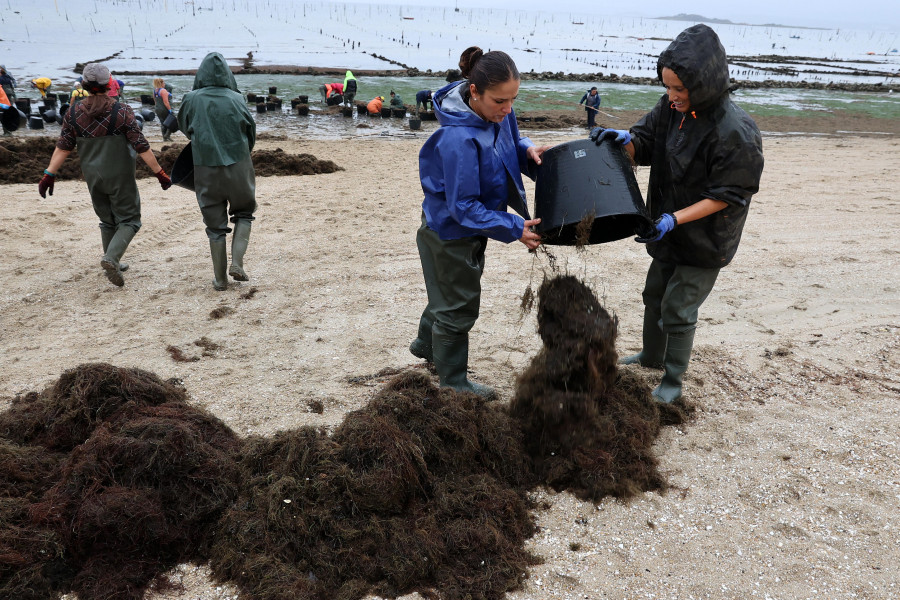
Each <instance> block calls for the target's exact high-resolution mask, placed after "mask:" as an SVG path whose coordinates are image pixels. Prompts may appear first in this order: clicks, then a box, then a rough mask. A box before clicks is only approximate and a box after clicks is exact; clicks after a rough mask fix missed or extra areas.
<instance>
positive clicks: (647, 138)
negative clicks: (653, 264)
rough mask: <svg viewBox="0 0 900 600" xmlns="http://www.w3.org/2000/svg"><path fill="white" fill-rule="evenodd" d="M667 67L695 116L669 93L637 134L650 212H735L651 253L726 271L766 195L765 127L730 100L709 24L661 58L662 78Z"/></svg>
mask: <svg viewBox="0 0 900 600" xmlns="http://www.w3.org/2000/svg"><path fill="white" fill-rule="evenodd" d="M664 67H668V68H669V69H672V70H673V71H674V72H675V74H676V75H677V76H678V78H679V79H681V82H682V83H683V84H684V86H685V87H686V88H687V90H688V92H689V93H690V103H691V106H690V108H691V112H689V113H687V114H682V113H680V112H678V111H676V110H675V109H674V108H671V106H670V103H669V99H668V96H667V95H663V97H662V98H660V100H659V102H658V103H657V104H656V106H655V107H654V108H653V110H652V111H650V112H649V113H648V114H647V115H645V116H644V117H643V118H642V119H641V120H640V121H639V122H638V123H637V124H636V125H635V126H634V127H632V128H631V134H632V136H633V141H634V147H635V162H636V163H637V164H639V165H650V183H649V187H648V190H647V207H648V209H649V210H650V213H651V215H652V216H653V218H654V219H655V218H657V217H659V216H660V215H661V214H663V213H671V212H675V211H676V210H679V209H682V208H685V207H686V206H690V205H691V204H694V203H696V202H699V201H700V200H703V199H705V198H711V199H713V200H721V201H723V202H726V203H728V206H727V207H725V208H724V209H723V210H721V211H719V212H717V213H714V214H712V215H709V216H707V217H704V218H702V219H698V220H696V221H692V222H690V223H685V224H683V225H682V224H679V225H678V226H677V227H676V228H675V229H673V230H672V231H671V232H669V233H668V234H666V236H665V237H663V239H662V240H660V241H659V242H655V243H650V244H647V252H648V253H649V254H650V256H652V257H653V258H656V259H659V260H663V261H666V262H670V263H675V264H679V265H691V266H695V267H703V268H720V267H724V266H725V265H727V264H728V263H729V262H731V259H732V258H734V254H735V252H737V247H738V243H739V242H740V240H741V232H742V231H743V228H744V222H745V221H746V220H747V212H748V210H749V206H750V198H751V196H753V194H755V193H756V192H757V191H758V190H759V180H760V177H761V175H762V170H763V153H762V140H761V138H760V134H759V129H758V128H757V126H756V123H754V122H753V119H751V118H750V116H749V115H748V114H747V113H746V112H744V111H743V110H742V109H741V108H739V107H738V106H737V105H735V104H734V103H733V102H732V101H731V99H730V98H729V94H728V87H729V77H728V62H727V59H726V56H725V49H724V48H723V47H722V44H721V43H720V42H719V38H718V36H717V35H716V33H715V31H713V30H712V29H710V28H709V27H708V26H706V25H702V24H701V25H694V26H693V27H689V28H688V29H686V30H684V31H683V32H681V33H680V34H679V35H678V37H676V38H675V40H674V41H673V42H672V43H671V44H670V45H669V47H668V48H666V49H665V50H664V51H663V53H662V54H661V55H660V57H659V61H658V62H657V74H658V75H659V78H660V80H662V70H663V68H664Z"/></svg>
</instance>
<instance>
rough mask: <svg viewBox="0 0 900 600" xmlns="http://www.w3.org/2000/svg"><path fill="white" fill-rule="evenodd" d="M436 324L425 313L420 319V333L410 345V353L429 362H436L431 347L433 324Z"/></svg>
mask: <svg viewBox="0 0 900 600" xmlns="http://www.w3.org/2000/svg"><path fill="white" fill-rule="evenodd" d="M432 325H434V322H433V321H430V320H429V319H428V318H427V317H425V315H422V317H421V318H420V319H419V334H418V335H417V336H416V339H414V340H413V342H412V344H410V345H409V351H410V353H411V354H412V355H413V356H415V357H416V358H424V359H425V360H427V361H428V362H434V353H433V352H432V349H431V344H432V337H431V326H432Z"/></svg>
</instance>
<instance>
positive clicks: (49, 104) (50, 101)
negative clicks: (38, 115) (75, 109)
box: [44, 94, 58, 110]
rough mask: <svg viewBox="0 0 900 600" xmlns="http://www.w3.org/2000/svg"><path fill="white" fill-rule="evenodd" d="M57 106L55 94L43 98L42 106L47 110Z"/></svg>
mask: <svg viewBox="0 0 900 600" xmlns="http://www.w3.org/2000/svg"><path fill="white" fill-rule="evenodd" d="M57 105H58V102H57V100H56V94H53V95H52V97H51V95H50V94H48V95H47V97H46V98H44V106H45V107H46V108H47V109H48V110H49V109H51V108H56V107H57Z"/></svg>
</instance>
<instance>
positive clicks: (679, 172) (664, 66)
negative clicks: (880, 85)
mask: <svg viewBox="0 0 900 600" xmlns="http://www.w3.org/2000/svg"><path fill="white" fill-rule="evenodd" d="M657 74H658V75H659V78H660V80H661V81H662V82H663V84H664V85H665V88H666V91H667V93H666V94H664V95H663V96H662V98H660V100H659V102H658V103H657V104H656V106H655V107H654V108H653V110H651V111H650V112H649V113H648V114H647V115H645V116H644V117H643V118H642V119H641V120H640V121H638V123H637V124H636V125H635V126H634V127H632V128H631V130H630V132H628V131H616V130H605V131H598V130H595V132H594V133H592V136H591V137H592V138H594V139H596V141H597V143H601V142H602V141H604V140H609V139H612V138H615V139H616V140H618V141H619V142H620V143H622V144H625V149H626V150H627V151H628V152H629V154H631V155H632V157H633V158H634V161H635V162H636V163H637V164H639V165H649V166H650V181H649V186H648V189H647V206H648V209H649V210H650V213H651V215H652V216H653V217H654V218H655V219H656V225H655V227H654V228H653V231H652V233H650V234H648V235H645V236H643V237H640V238H637V241H639V242H644V243H646V244H647V252H648V253H649V254H650V256H651V257H653V261H652V263H651V264H650V269H649V271H648V273H647V281H646V285H645V287H644V292H643V299H644V326H643V349H642V350H641V352H640V353H638V354H636V355H634V356H630V357H628V358H625V359H623V361H622V362H623V363H624V364H640V365H643V366H649V367H657V368H659V367H663V368H664V369H665V374H664V376H663V379H662V382H661V383H660V385H659V386H658V387H657V388H656V389H655V390H653V395H654V396H655V397H656V398H657V400H660V401H663V402H673V401H675V400H677V399H678V398H680V397H681V387H682V383H681V382H682V376H683V375H684V372H685V371H686V370H687V366H688V361H689V359H690V355H691V350H692V347H693V341H694V331H695V329H696V326H697V319H698V311H699V308H700V305H701V304H702V303H703V301H704V300H706V298H707V296H708V295H709V293H710V292H711V291H712V288H713V285H714V284H715V281H716V277H717V276H718V274H719V269H721V268H722V267H724V266H726V265H727V264H728V263H730V262H731V259H732V258H734V255H735V252H737V248H738V244H739V242H740V239H741V231H742V230H743V228H744V222H745V221H746V219H747V212H748V210H749V206H750V198H751V197H752V196H753V194H755V193H756V192H757V191H758V190H759V181H760V177H761V176H762V170H763V153H762V139H761V137H760V134H759V129H758V128H757V126H756V123H754V122H753V119H751V118H750V116H749V115H748V114H747V113H746V112H744V111H743V110H742V109H741V108H739V107H738V106H737V105H735V104H734V103H733V102H732V101H731V98H730V97H729V93H728V88H729V76H728V61H727V57H726V55H725V49H724V48H723V47H722V44H721V42H720V41H719V37H718V36H717V35H716V33H715V31H713V30H712V29H710V28H709V27H708V26H706V25H702V24H701V25H694V26H693V27H689V28H688V29H686V30H684V31H683V32H681V33H680V34H679V35H678V36H677V37H676V38H675V40H674V41H673V42H672V43H671V44H669V47H668V48H666V49H665V50H664V51H663V52H662V54H661V55H660V57H659V60H658V62H657Z"/></svg>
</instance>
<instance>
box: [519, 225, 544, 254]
mask: <svg viewBox="0 0 900 600" xmlns="http://www.w3.org/2000/svg"><path fill="white" fill-rule="evenodd" d="M540 222H541V220H540V219H531V220H529V221H525V227H524V228H523V229H522V237H520V238H519V241H520V242H522V243H523V244H525V245H526V246H528V249H529V250H534V249H535V248H537V247H538V246H540V245H541V234H539V233H535V232H533V231H532V230H531V228H532V227H534V226H535V225H537V224H538V223H540Z"/></svg>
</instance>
